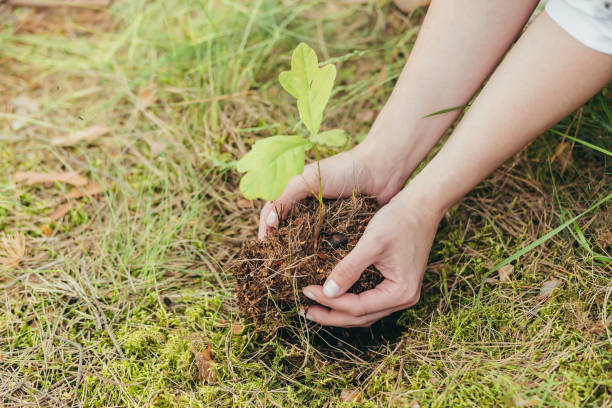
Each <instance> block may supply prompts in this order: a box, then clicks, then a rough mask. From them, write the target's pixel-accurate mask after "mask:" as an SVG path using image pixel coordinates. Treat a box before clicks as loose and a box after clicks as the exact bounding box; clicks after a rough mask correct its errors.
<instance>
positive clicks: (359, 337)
mask: <svg viewBox="0 0 612 408" xmlns="http://www.w3.org/2000/svg"><path fill="white" fill-rule="evenodd" d="M377 209H378V205H377V203H376V200H375V199H374V198H372V197H359V196H353V197H351V198H348V199H340V200H326V201H325V217H324V221H323V225H322V227H321V233H320V238H319V245H318V249H317V250H316V251H315V248H314V244H313V242H314V231H315V228H316V224H317V218H318V215H317V214H318V202H317V201H316V200H315V199H314V198H311V199H307V200H304V201H302V202H300V203H297V204H296V205H295V206H294V207H293V208H292V210H291V211H290V213H289V215H288V216H287V217H286V218H285V219H282V220H281V222H280V224H279V228H278V229H276V230H273V231H272V232H270V233H269V234H268V236H267V237H266V240H265V241H263V242H260V241H255V240H254V241H249V242H246V243H245V244H244V246H243V248H242V251H241V254H240V256H239V257H238V259H239V261H238V262H237V264H236V266H235V268H234V276H235V277H236V281H237V283H236V288H235V293H236V297H237V299H238V306H239V308H240V310H241V311H242V312H243V313H244V314H246V315H247V316H248V317H250V318H251V319H252V320H253V322H254V323H255V325H256V327H265V331H266V332H267V333H268V334H270V335H273V334H277V333H281V334H282V333H283V332H293V334H292V335H294V334H295V332H294V331H293V330H289V331H287V330H286V329H287V327H286V326H287V323H288V322H289V324H291V322H292V321H294V322H295V321H297V320H299V318H298V314H297V312H298V310H299V308H300V307H305V306H308V305H311V304H313V303H314V302H313V301H311V300H310V299H308V298H306V297H305V296H304V295H303V294H302V291H301V289H302V288H303V287H305V286H308V285H322V284H323V283H324V282H325V279H326V278H327V276H328V274H329V273H330V272H331V270H332V269H333V268H334V266H335V265H336V264H337V263H338V262H339V261H340V260H341V259H342V258H344V256H346V255H347V254H348V253H349V252H350V251H351V250H352V249H353V247H354V246H355V245H356V244H357V241H358V240H359V238H360V237H361V235H362V234H363V232H364V230H365V228H366V226H367V224H368V222H369V221H370V219H371V218H372V217H373V216H374V214H375V212H376V210H377ZM382 279H383V278H382V276H381V274H380V273H379V272H378V271H377V270H376V269H375V268H374V267H373V266H370V267H369V268H368V269H367V270H366V271H365V272H364V273H363V274H362V275H361V278H360V279H359V280H358V281H357V282H356V283H355V284H354V285H353V286H352V287H351V288H350V289H349V292H352V293H359V292H363V291H365V290H369V289H372V288H374V287H375V286H376V285H378V284H379V283H380V282H381V281H382ZM391 319H393V322H392V323H390V322H389V319H387V320H383V321H381V322H380V323H377V324H376V325H377V327H372V330H369V329H365V330H364V329H348V330H347V329H340V328H324V329H323V330H319V331H318V332H320V334H321V333H325V335H324V336H323V337H324V338H321V337H319V338H318V339H317V336H313V337H312V338H314V340H315V343H316V342H319V343H321V342H322V343H325V344H328V345H329V344H330V343H333V345H334V347H335V346H336V345H337V344H338V341H337V339H340V340H342V341H346V342H347V343H349V344H351V345H355V346H364V345H369V344H370V343H371V341H369V340H374V339H377V340H380V339H384V338H385V337H387V338H388V337H389V336H386V334H389V333H388V332H389V331H390V330H391V331H393V333H394V335H393V337H395V335H396V334H397V333H399V331H398V330H397V327H396V325H395V324H394V322H395V319H394V318H391ZM283 326H284V330H283ZM317 326H318V325H317ZM316 333H317V331H316V330H315V331H314V334H316ZM311 334H313V333H311ZM332 337H335V338H336V340H332ZM366 337H367V339H366Z"/></svg>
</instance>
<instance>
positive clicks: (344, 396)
mask: <svg viewBox="0 0 612 408" xmlns="http://www.w3.org/2000/svg"><path fill="white" fill-rule="evenodd" d="M340 401H343V402H359V401H361V391H359V389H356V390H342V392H341V393H340Z"/></svg>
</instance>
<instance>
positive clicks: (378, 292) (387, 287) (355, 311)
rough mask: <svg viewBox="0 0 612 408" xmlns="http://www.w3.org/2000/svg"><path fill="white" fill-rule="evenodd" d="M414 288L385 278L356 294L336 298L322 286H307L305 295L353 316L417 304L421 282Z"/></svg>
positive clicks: (346, 294) (304, 290)
mask: <svg viewBox="0 0 612 408" xmlns="http://www.w3.org/2000/svg"><path fill="white" fill-rule="evenodd" d="M417 283H418V286H416V285H415V287H414V288H405V287H404V285H402V284H400V283H397V282H393V281H391V280H388V279H385V280H384V281H382V282H381V283H380V284H379V285H378V286H376V287H375V288H374V289H371V290H367V291H365V292H362V293H359V294H354V293H345V294H344V295H341V296H338V297H336V298H329V297H327V296H325V293H324V292H323V288H322V287H321V286H314V285H312V286H307V287H305V288H304V289H303V292H304V295H305V296H306V297H308V298H310V299H312V300H314V301H315V302H317V303H320V304H322V305H324V306H327V307H329V308H330V309H334V310H336V311H339V312H343V313H347V314H349V315H351V316H353V317H361V316H365V315H368V314H371V313H376V312H380V311H381V310H386V309H392V308H397V307H402V308H407V307H410V306H412V305H414V304H416V303H417V302H418V300H419V295H420V282H417Z"/></svg>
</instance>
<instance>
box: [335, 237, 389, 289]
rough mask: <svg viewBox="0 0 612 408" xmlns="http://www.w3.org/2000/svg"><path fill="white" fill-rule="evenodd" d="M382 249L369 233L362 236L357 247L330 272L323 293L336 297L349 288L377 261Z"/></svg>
mask: <svg viewBox="0 0 612 408" xmlns="http://www.w3.org/2000/svg"><path fill="white" fill-rule="evenodd" d="M381 250H382V248H381V245H380V243H379V242H377V241H375V240H373V239H371V238H369V237H368V236H367V235H364V236H363V237H361V239H360V240H359V242H357V245H355V248H353V250H352V251H351V252H349V253H348V255H347V256H345V257H344V259H342V260H341V261H340V262H338V264H337V265H336V267H335V268H334V269H333V270H332V272H331V273H330V274H329V276H328V277H327V280H326V281H325V284H324V285H323V294H324V295H325V296H327V297H329V298H335V297H338V296H339V295H341V294H342V293H344V292H346V291H347V290H349V288H350V287H351V286H353V284H354V283H355V282H357V280H358V279H359V277H360V276H361V274H362V273H363V271H364V270H366V268H367V267H368V266H370V265H372V264H373V263H375V262H376V261H377V258H378V255H379V254H380V253H381Z"/></svg>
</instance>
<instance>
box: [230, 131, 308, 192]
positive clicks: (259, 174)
mask: <svg viewBox="0 0 612 408" xmlns="http://www.w3.org/2000/svg"><path fill="white" fill-rule="evenodd" d="M311 147H312V143H311V142H309V141H308V140H306V139H304V138H303V137H300V136H272V137H267V138H265V139H262V140H259V141H257V142H256V143H255V144H254V145H253V148H252V149H251V151H250V152H248V153H247V154H246V155H244V157H242V159H240V160H239V161H238V163H237V164H236V169H237V170H238V171H239V172H241V173H245V172H246V174H245V175H244V176H242V179H241V180H240V192H241V193H242V195H244V196H245V197H246V198H248V199H249V200H253V199H255V198H262V199H264V200H267V201H273V200H276V199H277V198H278V197H279V196H280V195H281V193H282V192H283V190H284V189H285V187H286V186H287V183H289V180H290V179H291V177H293V176H295V175H297V174H300V173H301V172H302V170H303V169H304V156H305V153H306V151H307V150H308V149H310V148H311Z"/></svg>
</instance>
